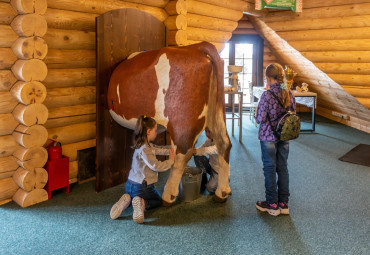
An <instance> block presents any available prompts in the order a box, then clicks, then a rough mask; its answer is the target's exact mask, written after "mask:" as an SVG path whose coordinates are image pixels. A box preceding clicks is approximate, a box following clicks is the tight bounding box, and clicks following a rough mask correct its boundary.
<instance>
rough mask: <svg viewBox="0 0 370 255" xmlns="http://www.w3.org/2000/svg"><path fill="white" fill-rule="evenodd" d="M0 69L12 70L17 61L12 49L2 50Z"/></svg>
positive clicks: (0, 51)
mask: <svg viewBox="0 0 370 255" xmlns="http://www.w3.org/2000/svg"><path fill="white" fill-rule="evenodd" d="M0 59H1V61H0V69H10V68H11V67H12V65H14V63H15V61H17V57H16V56H15V55H14V53H13V51H12V49H11V48H0Z"/></svg>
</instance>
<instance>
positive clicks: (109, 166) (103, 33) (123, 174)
mask: <svg viewBox="0 0 370 255" xmlns="http://www.w3.org/2000/svg"><path fill="white" fill-rule="evenodd" d="M165 35H166V28H165V26H164V24H163V23H162V22H160V21H159V20H157V19H156V18H155V17H153V16H151V15H150V14H147V13H145V12H143V11H139V10H136V9H119V10H113V11H110V12H107V13H105V14H103V15H101V16H99V17H97V19H96V59H97V64H96V70H97V74H96V77H97V78H96V79H97V84H96V86H97V88H96V107H97V109H96V115H97V120H96V130H97V134H96V191H97V192H100V191H102V190H104V189H107V188H110V187H113V186H116V185H118V184H121V183H123V182H125V181H126V180H127V176H128V172H129V170H130V167H131V160H132V154H133V150H132V149H131V145H132V137H133V131H132V130H129V129H127V128H124V127H122V126H120V125H118V124H117V123H116V122H115V121H114V120H113V119H112V117H111V116H110V114H109V110H108V106H107V91H108V85H109V79H110V77H111V74H112V72H113V70H114V68H115V67H116V66H117V65H118V64H119V63H120V62H121V61H122V60H124V59H126V58H127V57H128V56H129V55H130V54H131V53H133V52H139V51H149V50H155V49H159V48H161V47H164V46H165V43H166V40H165V38H166V36H165ZM143 93H145V92H144V91H143ZM164 135H165V134H164Z"/></svg>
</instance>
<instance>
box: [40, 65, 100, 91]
mask: <svg viewBox="0 0 370 255" xmlns="http://www.w3.org/2000/svg"><path fill="white" fill-rule="evenodd" d="M43 84H45V86H46V87H47V88H48V89H50V88H66V87H81V86H95V84H96V69H95V68H73V69H49V71H48V75H47V76H46V79H45V80H44V81H43Z"/></svg>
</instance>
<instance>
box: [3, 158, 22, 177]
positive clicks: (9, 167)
mask: <svg viewBox="0 0 370 255" xmlns="http://www.w3.org/2000/svg"><path fill="white" fill-rule="evenodd" d="M17 168H18V164H17V162H16V160H15V159H14V157H13V156H8V157H0V173H4V172H10V171H15V170H16V169H17Z"/></svg>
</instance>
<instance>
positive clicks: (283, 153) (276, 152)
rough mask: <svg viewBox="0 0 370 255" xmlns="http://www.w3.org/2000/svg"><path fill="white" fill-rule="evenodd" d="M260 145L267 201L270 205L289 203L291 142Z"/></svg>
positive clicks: (265, 142) (266, 142)
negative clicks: (289, 155)
mask: <svg viewBox="0 0 370 255" xmlns="http://www.w3.org/2000/svg"><path fill="white" fill-rule="evenodd" d="M260 143H261V151H262V162H263V174H264V176H265V189H266V201H267V203H269V204H272V203H277V202H288V199H289V173H288V163H287V161H288V154H289V141H276V142H268V141H260ZM276 175H277V180H276Z"/></svg>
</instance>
